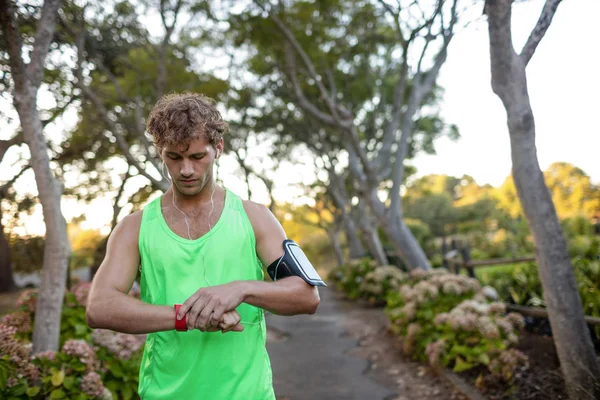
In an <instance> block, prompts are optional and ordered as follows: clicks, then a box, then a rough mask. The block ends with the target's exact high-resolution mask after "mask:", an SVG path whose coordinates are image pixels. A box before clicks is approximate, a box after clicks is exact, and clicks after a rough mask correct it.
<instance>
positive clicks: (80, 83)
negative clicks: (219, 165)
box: [75, 20, 170, 191]
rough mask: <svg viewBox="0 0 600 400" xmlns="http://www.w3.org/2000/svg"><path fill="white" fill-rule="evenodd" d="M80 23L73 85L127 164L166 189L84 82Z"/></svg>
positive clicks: (83, 39)
mask: <svg viewBox="0 0 600 400" xmlns="http://www.w3.org/2000/svg"><path fill="white" fill-rule="evenodd" d="M82 21H83V20H82ZM81 25H82V26H81V31H80V32H79V33H78V34H77V37H76V45H77V54H78V57H77V67H76V70H75V76H76V80H75V85H76V86H77V87H78V88H79V89H81V91H82V93H83V95H84V96H85V97H86V98H87V99H89V100H90V101H91V102H92V103H93V104H94V106H95V107H96V111H97V112H98V113H99V114H100V116H102V119H103V120H104V121H105V123H106V124H107V125H108V127H109V128H110V131H111V133H112V134H113V137H114V138H115V140H116V142H117V145H118V146H119V148H120V149H121V152H122V153H123V156H125V158H126V159H127V162H128V163H129V165H131V166H134V167H135V168H136V169H137V170H138V171H139V173H140V175H142V176H144V177H145V178H147V179H148V180H149V181H150V182H152V184H153V185H154V186H155V187H157V188H159V189H160V190H162V191H166V190H167V189H168V188H169V186H170V184H169V183H168V182H167V181H166V180H165V179H164V178H162V179H161V180H157V179H156V178H154V177H153V176H152V175H150V174H149V173H148V172H147V171H146V168H145V167H144V165H142V163H140V162H139V161H138V160H136V159H135V157H133V155H132V154H131V152H130V150H129V146H128V144H127V142H126V140H125V138H124V137H123V135H121V133H120V129H119V128H118V126H117V124H116V123H115V122H114V121H113V120H112V119H111V117H110V115H109V113H108V110H107V109H106V107H105V106H104V104H103V102H102V101H101V100H100V98H99V97H98V96H97V95H96V93H94V92H93V91H92V90H91V89H90V88H89V87H88V86H87V85H86V84H85V83H84V79H83V71H82V70H83V66H82V63H83V60H84V55H83V52H84V43H85V31H84V29H85V28H84V27H83V22H82V23H81ZM148 160H149V161H151V162H152V159H151V158H149V159H148ZM155 168H156V169H158V167H157V166H156V165H155Z"/></svg>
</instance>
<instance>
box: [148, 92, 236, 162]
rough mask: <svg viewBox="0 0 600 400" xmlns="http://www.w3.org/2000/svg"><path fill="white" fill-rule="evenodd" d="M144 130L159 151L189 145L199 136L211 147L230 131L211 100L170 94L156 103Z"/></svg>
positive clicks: (195, 94)
mask: <svg viewBox="0 0 600 400" xmlns="http://www.w3.org/2000/svg"><path fill="white" fill-rule="evenodd" d="M146 130H147V131H148V133H150V135H151V136H152V140H153V142H154V145H155V146H156V148H157V149H158V151H159V152H160V151H162V149H163V148H164V147H165V146H179V145H189V143H190V142H191V141H192V140H194V139H197V138H199V137H200V136H202V135H206V137H207V138H208V141H209V143H210V144H211V145H212V146H213V147H214V146H216V145H217V143H219V140H221V138H223V135H224V134H225V133H226V132H227V131H228V130H229V125H228V124H227V122H225V121H224V120H223V117H222V116H221V113H220V112H219V111H218V110H217V107H216V102H215V101H214V100H213V99H211V98H210V97H207V96H205V95H203V94H198V93H172V94H168V95H166V96H163V97H162V98H161V99H160V100H159V101H158V102H157V103H156V105H155V106H154V108H153V109H152V111H151V112H150V115H149V116H148V122H147V124H146Z"/></svg>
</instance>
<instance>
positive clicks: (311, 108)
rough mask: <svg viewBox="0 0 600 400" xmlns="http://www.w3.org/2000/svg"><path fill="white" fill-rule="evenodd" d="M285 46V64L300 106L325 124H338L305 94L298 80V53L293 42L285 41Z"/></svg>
mask: <svg viewBox="0 0 600 400" xmlns="http://www.w3.org/2000/svg"><path fill="white" fill-rule="evenodd" d="M284 48H285V64H286V69H287V73H288V76H289V79H290V83H291V84H292V88H293V90H294V95H295V96H296V98H297V99H298V102H299V105H300V107H302V109H303V110H305V111H306V112H308V113H310V114H311V115H312V116H313V117H314V118H316V119H317V120H319V121H321V122H323V123H324V124H327V125H330V126H338V124H337V121H336V120H335V118H334V117H332V116H331V115H329V114H327V113H324V112H322V111H321V110H319V108H318V107H317V106H315V105H314V104H312V103H311V102H310V100H309V99H308V98H306V96H305V95H304V92H303V91H302V88H301V87H300V83H299V82H298V76H297V68H298V66H297V63H296V54H295V52H294V50H293V49H292V48H291V44H290V43H288V42H285V43H284Z"/></svg>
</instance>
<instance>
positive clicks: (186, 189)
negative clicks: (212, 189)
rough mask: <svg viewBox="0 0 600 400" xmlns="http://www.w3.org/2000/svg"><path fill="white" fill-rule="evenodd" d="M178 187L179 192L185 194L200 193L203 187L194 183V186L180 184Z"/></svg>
mask: <svg viewBox="0 0 600 400" xmlns="http://www.w3.org/2000/svg"><path fill="white" fill-rule="evenodd" d="M177 189H178V190H179V193H181V194H182V195H184V196H193V195H196V194H198V193H200V191H201V189H202V188H201V187H199V186H198V185H194V186H183V187H182V186H178V187H177Z"/></svg>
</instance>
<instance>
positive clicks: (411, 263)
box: [366, 190, 431, 270]
mask: <svg viewBox="0 0 600 400" xmlns="http://www.w3.org/2000/svg"><path fill="white" fill-rule="evenodd" d="M366 200H367V201H368V202H369V205H370V207H371V210H373V212H374V213H375V216H376V217H377V220H378V221H379V224H380V225H381V227H382V228H383V231H384V232H385V234H386V235H387V237H388V239H389V240H390V241H391V242H392V244H393V246H394V249H395V250H396V253H397V254H398V256H399V257H400V259H401V260H402V261H403V262H404V264H405V265H406V268H408V269H409V270H413V269H416V268H421V269H424V270H430V269H431V264H430V263H429V260H428V259H427V256H426V255H425V252H424V251H423V248H421V245H420V244H419V242H418V241H417V239H416V238H415V236H414V235H413V233H412V232H411V231H410V229H409V228H408V226H406V224H405V223H404V220H403V219H402V212H400V211H397V212H395V213H392V216H391V218H390V216H388V213H387V212H386V209H385V206H384V205H383V203H382V202H381V200H379V198H378V197H377V193H376V192H375V191H374V190H371V192H370V195H369V196H368V197H366ZM390 211H392V210H390Z"/></svg>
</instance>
